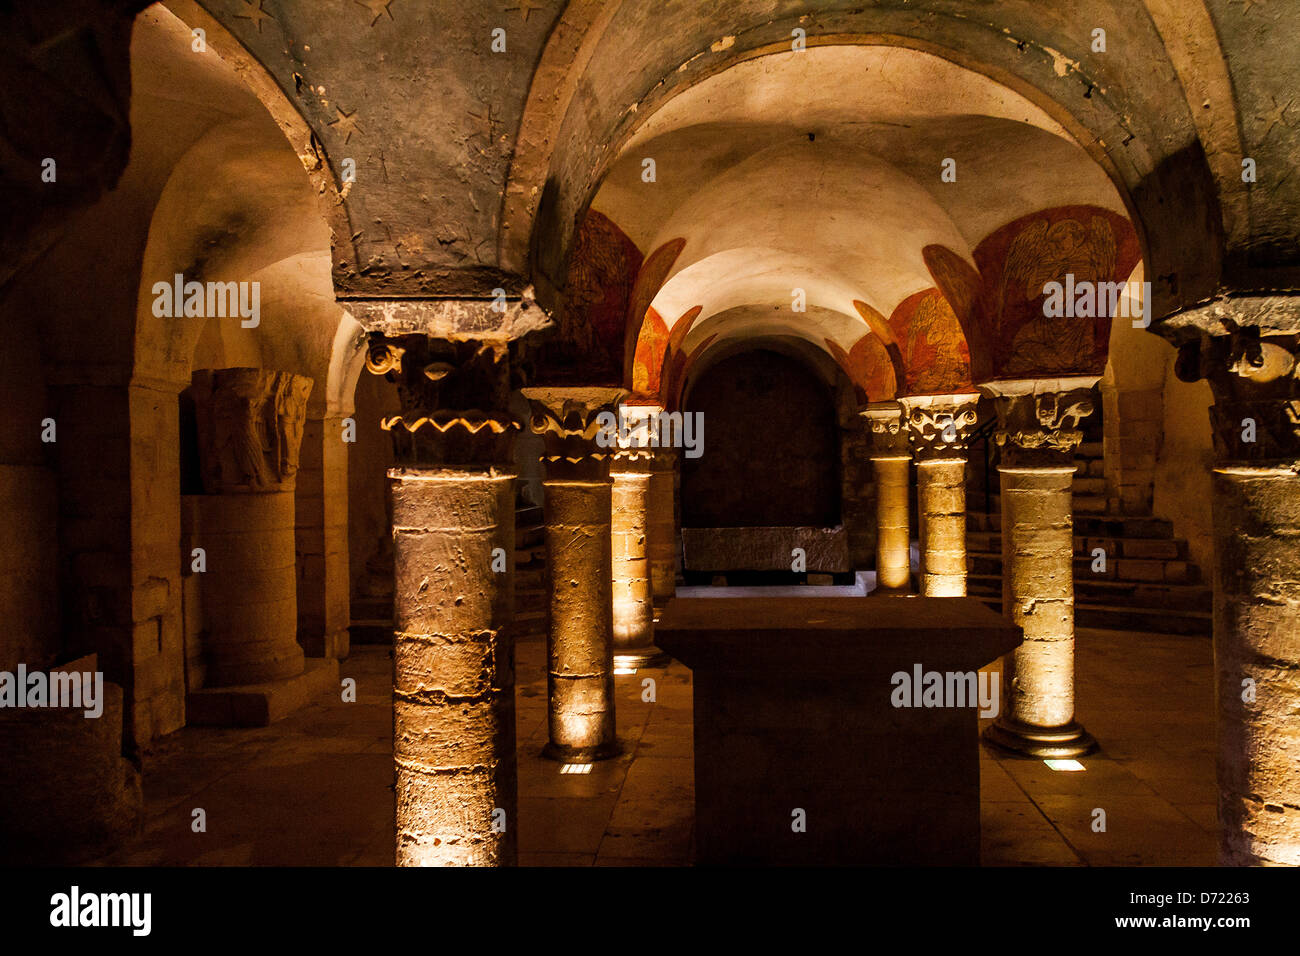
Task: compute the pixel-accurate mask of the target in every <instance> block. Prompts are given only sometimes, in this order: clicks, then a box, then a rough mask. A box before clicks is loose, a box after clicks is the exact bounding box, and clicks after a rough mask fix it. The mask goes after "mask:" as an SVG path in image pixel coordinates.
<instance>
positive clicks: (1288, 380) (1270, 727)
mask: <svg viewBox="0 0 1300 956" xmlns="http://www.w3.org/2000/svg"><path fill="white" fill-rule="evenodd" d="M1267 301H1268V302H1269V303H1270V306H1271V309H1270V312H1271V314H1269V319H1270V321H1273V322H1277V323H1278V324H1279V325H1282V324H1290V326H1291V328H1292V329H1295V328H1297V327H1300V321H1297V320H1300V300H1297V299H1291V298H1286V299H1283V298H1281V297H1274V298H1270V299H1269V300H1267ZM1187 317H1190V318H1192V320H1193V323H1194V324H1195V325H1198V326H1201V327H1202V328H1206V327H1208V328H1209V329H1211V330H1215V331H1220V332H1221V331H1223V326H1222V325H1220V324H1219V322H1218V316H1217V314H1207V313H1206V312H1204V311H1201V312H1194V313H1191V314H1190V316H1188V315H1187V314H1185V315H1184V316H1180V317H1179V318H1180V319H1181V318H1187ZM1282 319H1289V323H1283V322H1280V321H1278V320H1282ZM1241 324H1242V325H1245V324H1246V323H1245V322H1242V323H1241ZM1261 331H1262V332H1263V333H1264V335H1263V337H1262V338H1261V337H1248V336H1246V335H1241V334H1239V335H1236V336H1229V335H1216V336H1215V337H1214V338H1207V339H1205V340H1203V341H1200V342H1197V341H1193V342H1191V343H1190V344H1188V345H1185V346H1184V347H1183V350H1182V352H1181V353H1180V355H1179V362H1178V366H1177V370H1178V374H1179V377H1181V378H1185V379H1187V380H1189V381H1191V380H1195V379H1196V378H1201V377H1203V378H1207V379H1209V382H1210V387H1211V389H1212V390H1213V392H1214V399H1215V401H1214V405H1213V406H1212V407H1211V408H1210V421H1211V425H1212V431H1213V438H1214V450H1215V459H1216V460H1215V466H1214V475H1213V479H1214V500H1213V512H1214V550H1215V562H1214V563H1215V574H1214V669H1215V677H1216V681H1215V683H1216V697H1217V710H1218V732H1217V734H1216V738H1217V742H1218V779H1219V859H1220V862H1221V863H1223V864H1225V865H1231V866H1243V865H1289V866H1297V865H1300V716H1298V711H1297V707H1298V706H1300V705H1298V704H1297V702H1300V382H1298V381H1297V371H1298V370H1300V368H1298V363H1297V352H1298V351H1300V335H1298V334H1297V333H1296V332H1295V331H1292V332H1289V333H1274V334H1271V335H1270V334H1269V333H1268V331H1267V330H1261Z"/></svg>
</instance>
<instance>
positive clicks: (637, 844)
mask: <svg viewBox="0 0 1300 956" xmlns="http://www.w3.org/2000/svg"><path fill="white" fill-rule="evenodd" d="M544 662H545V646H544V644H543V643H542V642H540V641H531V642H528V643H525V644H521V645H520V646H519V649H518V661H517V672H518V703H519V707H518V727H519V751H520V758H519V850H520V854H519V855H520V863H521V864H523V865H542V866H545V865H558V866H567V865H582V866H585V865H590V864H593V863H594V864H596V865H609V866H620V865H623V866H628V865H632V866H635V865H678V864H683V863H687V862H688V861H689V860H690V854H691V837H692V834H691V827H692V802H693V792H692V771H691V687H690V672H689V671H688V670H687V669H686V668H684V667H683V666H682V665H680V664H677V663H673V664H671V665H670V666H669V667H667V668H666V669H664V668H660V669H653V670H643V671H641V672H640V673H638V674H636V675H621V676H619V677H618V678H617V680H616V684H617V691H618V702H617V707H618V715H619V736H620V739H621V740H622V741H623V743H624V745H625V752H624V755H623V756H622V757H621V758H619V759H617V760H611V761H607V762H604V763H598V764H595V765H594V766H593V767H592V770H591V772H590V773H589V774H585V775H580V774H561V773H560V772H559V766H558V765H557V764H555V763H552V762H550V761H547V760H543V759H542V758H541V757H540V756H539V754H540V751H541V748H542V745H543V743H545V739H546V712H545V706H546V679H545V674H544V671H543V667H544ZM390 667H391V662H390V659H389V654H388V651H387V649H384V648H377V647H359V648H356V649H354V654H353V656H352V657H351V658H350V659H349V660H347V661H344V662H343V665H342V676H343V677H353V678H355V679H356V682H357V692H358V693H357V701H356V702H355V703H344V702H342V700H341V699H332V700H324V701H318V702H316V703H313V704H312V705H311V706H309V707H307V708H304V709H303V710H302V711H300V712H298V713H296V714H294V715H293V716H291V717H289V718H287V719H285V720H283V721H281V722H280V723H277V724H275V725H273V726H271V727H267V728H262V729H258V730H214V729H207V728H186V729H184V730H181V731H179V732H177V733H175V734H171V735H170V736H168V737H166V738H164V739H163V740H162V741H160V742H159V744H158V745H157V746H156V747H155V749H154V750H153V752H152V753H150V754H149V755H148V756H147V758H146V763H145V777H144V787H145V801H146V824H145V829H144V833H143V834H142V835H141V837H140V838H139V839H138V840H137V841H136V842H135V843H134V844H133V845H132V846H130V847H127V848H125V849H124V850H122V851H120V852H118V853H116V854H114V855H113V856H111V857H108V858H106V859H104V860H103V861H101V862H104V863H115V864H130V865H133V864H162V865H181V864H199V865H231V864H233V865H240V864H254V865H265V864H279V865H326V866H329V865H339V864H343V865H370V866H386V865H391V863H392V859H393V831H394V822H393V796H392V789H391V784H392V763H391V742H390V734H391V726H392V718H391V711H390V707H389V691H390V683H389V681H390ZM1077 670H1078V699H1079V715H1080V718H1081V719H1082V720H1083V722H1084V724H1085V725H1086V726H1087V727H1088V729H1089V730H1090V731H1092V732H1093V734H1094V735H1095V736H1096V737H1097V738H1098V740H1099V741H1101V743H1102V747H1103V750H1102V752H1101V753H1100V754H1098V755H1095V756H1092V757H1088V758H1085V759H1084V760H1083V761H1082V762H1083V764H1084V766H1085V767H1086V769H1085V770H1084V771H1083V772H1074V773H1069V772H1057V771H1053V770H1051V769H1049V768H1048V767H1047V766H1045V765H1044V764H1043V763H1042V762H1041V761H1035V760H1018V759H1011V758H1006V757H999V756H995V755H993V754H991V753H990V752H989V751H988V750H987V749H982V762H981V769H982V797H983V800H982V804H983V813H982V816H983V860H984V863H985V864H992V865H1025V864H1029V865H1038V864H1046V865H1066V866H1077V865H1095V866H1105V865H1115V864H1155V865H1172V864H1188V865H1210V864H1213V863H1214V852H1215V851H1214V846H1215V838H1214V832H1215V792H1216V791H1215V785H1214V753H1213V741H1214V727H1213V720H1212V713H1213V711H1212V704H1213V701H1212V684H1211V649H1210V642H1209V640H1208V639H1207V638H1185V637H1168V636H1164V635H1154V634H1131V633H1120V632H1111V631H1091V630H1080V632H1079V635H1078V667H1077ZM647 677H650V678H653V680H654V682H655V701H654V703H648V702H645V701H643V700H642V694H643V683H642V682H643V681H644V679H645V678H647ZM922 759H923V757H922ZM196 808H201V809H202V810H204V811H205V815H206V832H201V833H199V832H194V829H193V826H192V824H193V820H194V810H195V809H196ZM1097 809H1101V810H1104V811H1105V821H1106V828H1105V831H1104V832H1096V831H1094V829H1093V821H1094V819H1095V813H1094V811H1095V810H1097Z"/></svg>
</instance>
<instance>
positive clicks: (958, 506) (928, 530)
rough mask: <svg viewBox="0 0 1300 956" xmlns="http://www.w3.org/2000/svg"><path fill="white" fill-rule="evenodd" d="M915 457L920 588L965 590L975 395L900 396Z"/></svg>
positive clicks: (955, 593) (940, 592) (939, 593)
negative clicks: (968, 457) (969, 445)
mask: <svg viewBox="0 0 1300 956" xmlns="http://www.w3.org/2000/svg"><path fill="white" fill-rule="evenodd" d="M900 401H901V402H902V404H903V415H904V418H905V420H906V422H907V436H908V442H909V445H910V447H911V450H912V458H913V459H914V460H915V461H916V497H917V504H918V506H919V507H918V509H917V513H918V524H919V527H918V528H917V532H918V537H919V538H920V539H921V593H922V594H924V595H927V596H929V597H965V595H966V442H967V441H968V440H969V439H970V433H971V429H973V428H974V427H975V422H976V419H977V413H976V405H978V404H979V395H977V394H969V395H921V396H915V397H908V398H903V399H900Z"/></svg>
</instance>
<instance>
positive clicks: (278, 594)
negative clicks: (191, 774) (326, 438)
mask: <svg viewBox="0 0 1300 956" xmlns="http://www.w3.org/2000/svg"><path fill="white" fill-rule="evenodd" d="M311 388H312V381H311V379H309V378H304V377H302V376H300V375H291V374H289V373H287V372H271V371H267V370H265V369H260V368H227V369H215V370H213V369H202V370H199V371H197V372H195V373H194V375H193V385H192V394H193V395H194V399H195V415H196V424H197V426H198V440H199V465H200V468H201V469H202V481H203V490H204V494H203V495H201V496H199V497H198V499H197V529H196V531H197V535H196V538H195V540H196V541H198V542H199V543H200V545H201V546H202V548H203V549H204V551H205V557H204V560H205V563H206V569H205V571H204V572H203V579H202V590H203V604H204V607H205V609H206V618H207V628H208V637H207V642H206V649H207V654H208V661H207V670H206V677H205V681H206V684H207V686H208V687H229V686H235V685H246V684H263V683H267V682H272V681H282V680H285V679H287V678H290V677H295V676H297V675H298V674H301V673H302V672H303V666H304V664H303V651H302V647H301V646H300V645H299V644H298V638H297V635H298V594H297V581H296V576H295V550H294V477H295V475H296V474H297V471H298V452H299V447H300V444H301V442H302V430H303V420H304V418H305V415H306V410H307V396H308V394H309V393H310V392H311ZM208 696H209V697H211V696H212V695H208ZM195 706H196V702H195V701H194V700H193V699H191V704H190V709H191V711H194V710H195ZM192 716H195V715H194V714H192ZM202 719H203V722H210V721H209V718H208V717H207V716H205V717H203V718H202ZM216 722H223V721H219V720H218V721H216ZM234 722H236V723H242V722H244V721H243V720H241V719H238V717H237V715H236V719H235V720H234ZM259 722H260V721H259Z"/></svg>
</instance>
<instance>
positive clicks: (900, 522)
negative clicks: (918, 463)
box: [871, 458, 911, 591]
mask: <svg viewBox="0 0 1300 956" xmlns="http://www.w3.org/2000/svg"><path fill="white" fill-rule="evenodd" d="M871 464H872V466H873V468H874V469H875V473H876V583H877V586H878V587H880V588H886V589H889V590H903V591H905V590H907V587H908V582H909V580H910V577H911V542H910V541H909V537H910V533H911V529H910V527H909V524H910V523H909V521H908V491H907V485H908V472H909V470H910V469H909V465H910V461H909V460H908V459H906V458H873V459H871Z"/></svg>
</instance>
